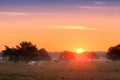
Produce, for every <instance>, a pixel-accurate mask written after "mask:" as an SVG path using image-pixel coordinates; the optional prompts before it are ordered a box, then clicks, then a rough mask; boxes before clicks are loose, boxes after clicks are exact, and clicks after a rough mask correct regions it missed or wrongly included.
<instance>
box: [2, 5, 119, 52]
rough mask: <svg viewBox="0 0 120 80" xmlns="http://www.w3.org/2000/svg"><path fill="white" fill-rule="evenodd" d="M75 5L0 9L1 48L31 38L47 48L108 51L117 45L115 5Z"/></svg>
mask: <svg viewBox="0 0 120 80" xmlns="http://www.w3.org/2000/svg"><path fill="white" fill-rule="evenodd" d="M74 8H75V9H76V10H75V9H72V10H73V11H72V12H71V11H70V9H68V11H67V9H63V10H62V11H59V12H58V10H56V9H52V10H51V11H50V10H48V11H47V12H44V11H43V12H40V11H37V10H36V12H35V11H31V12H27V11H26V12H25V11H19V12H16V11H0V43H1V44H0V50H3V49H4V45H8V46H10V47H14V46H15V45H17V44H19V43H20V42H21V41H31V42H32V43H34V44H36V45H37V46H38V47H39V48H46V49H47V50H48V51H64V50H70V51H75V50H76V49H78V48H83V49H85V50H87V51H107V49H108V48H109V47H110V46H114V45H117V44H119V40H120V35H119V34H120V16H119V12H118V10H117V9H116V7H115V8H114V7H113V8H111V9H107V8H108V7H105V8H104V9H99V8H97V9H96V8H95V9H92V10H86V11H79V10H78V7H77V8H76V7H74ZM90 8H93V7H90ZM83 10H84V9H83Z"/></svg>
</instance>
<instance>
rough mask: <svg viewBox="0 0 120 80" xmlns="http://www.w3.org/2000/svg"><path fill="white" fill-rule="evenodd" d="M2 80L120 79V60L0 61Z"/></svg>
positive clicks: (0, 77)
mask: <svg viewBox="0 0 120 80" xmlns="http://www.w3.org/2000/svg"><path fill="white" fill-rule="evenodd" d="M0 80H120V62H70V63H60V64H57V63H46V64H42V65H28V64H10V63H0Z"/></svg>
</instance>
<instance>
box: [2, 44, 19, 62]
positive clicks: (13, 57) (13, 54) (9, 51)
mask: <svg viewBox="0 0 120 80" xmlns="http://www.w3.org/2000/svg"><path fill="white" fill-rule="evenodd" d="M2 53H3V55H2V56H3V58H4V59H7V60H8V61H14V62H15V63H16V62H17V61H19V59H18V51H17V49H15V48H9V47H8V46H5V50H3V51H2Z"/></svg>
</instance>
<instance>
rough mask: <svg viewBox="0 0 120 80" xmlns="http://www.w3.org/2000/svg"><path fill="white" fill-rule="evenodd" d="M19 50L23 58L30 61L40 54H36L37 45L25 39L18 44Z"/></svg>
mask: <svg viewBox="0 0 120 80" xmlns="http://www.w3.org/2000/svg"><path fill="white" fill-rule="evenodd" d="M16 48H17V50H18V51H19V53H20V54H19V56H20V58H21V60H23V61H26V62H29V61H31V60H34V59H35V58H36V57H37V56H38V55H37V54H36V53H37V51H38V49H37V47H36V45H33V44H32V43H31V42H26V41H23V42H21V43H20V44H19V45H17V46H16Z"/></svg>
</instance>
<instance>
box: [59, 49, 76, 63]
mask: <svg viewBox="0 0 120 80" xmlns="http://www.w3.org/2000/svg"><path fill="white" fill-rule="evenodd" d="M59 60H65V61H67V60H75V56H74V54H73V53H72V52H69V51H64V52H62V53H61V54H60V56H59Z"/></svg>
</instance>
